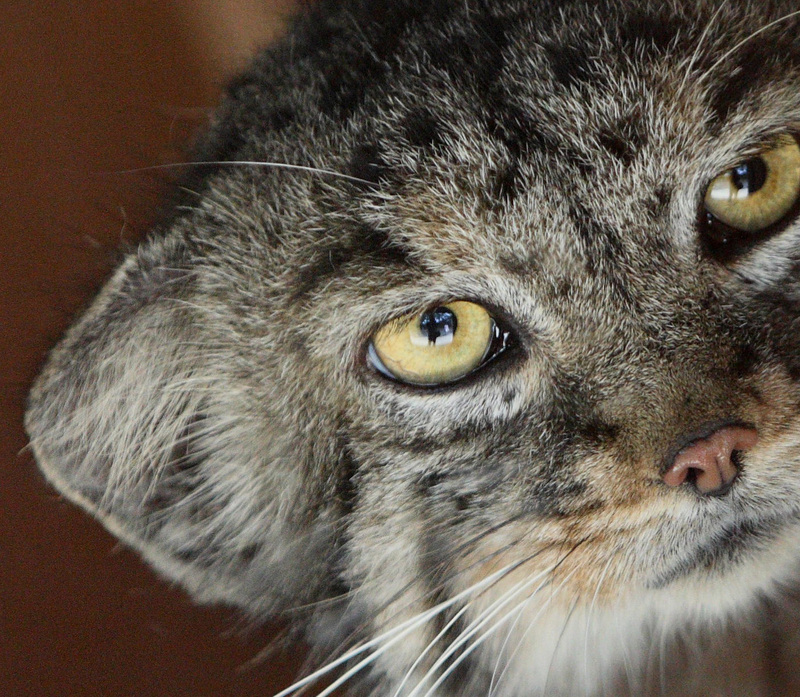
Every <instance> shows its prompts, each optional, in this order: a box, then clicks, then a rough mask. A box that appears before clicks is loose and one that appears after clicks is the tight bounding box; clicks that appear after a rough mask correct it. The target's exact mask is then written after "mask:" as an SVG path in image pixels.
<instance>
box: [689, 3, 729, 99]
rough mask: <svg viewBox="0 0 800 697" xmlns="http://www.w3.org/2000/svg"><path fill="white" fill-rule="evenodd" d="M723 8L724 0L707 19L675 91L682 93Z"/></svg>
mask: <svg viewBox="0 0 800 697" xmlns="http://www.w3.org/2000/svg"><path fill="white" fill-rule="evenodd" d="M724 9H725V0H723V2H721V3H720V5H719V7H718V8H717V9H716V11H715V12H714V14H713V15H711V19H709V20H708V22H707V23H706V26H705V29H703V33H702V34H701V35H700V38H699V39H698V41H697V46H696V47H695V49H694V53H693V54H692V57H691V58H690V59H689V62H688V64H687V66H686V68H685V70H684V73H683V79H682V80H681V84H680V85H678V89H677V93H678V94H679V95H680V94H683V91H684V89H685V88H686V83H687V82H688V80H689V78H690V76H691V74H692V68H694V66H695V64H696V63H697V60H698V59H699V58H700V51H701V49H702V48H703V44H704V43H705V41H706V39H707V38H708V37H709V35H710V33H711V29H712V28H713V27H714V25H715V23H716V20H717V17H719V15H720V13H721V12H722V11H723V10H724Z"/></svg>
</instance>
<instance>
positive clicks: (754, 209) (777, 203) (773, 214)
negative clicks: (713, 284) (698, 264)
mask: <svg viewBox="0 0 800 697" xmlns="http://www.w3.org/2000/svg"><path fill="white" fill-rule="evenodd" d="M702 212H703V215H702V217H701V221H702V223H703V233H704V242H705V244H706V245H707V249H708V251H709V252H710V253H711V254H712V255H714V256H715V257H717V258H718V259H719V260H722V261H726V260H728V259H731V258H733V257H735V256H736V255H738V254H740V253H742V252H746V251H747V250H749V249H750V248H752V247H753V246H754V245H756V244H758V243H759V242H761V241H762V240H765V239H767V238H768V237H770V236H772V235H774V234H776V233H778V232H780V231H781V230H783V229H784V227H785V226H786V225H788V224H789V223H791V222H792V221H793V220H795V219H796V218H797V216H798V213H800V141H798V139H797V138H796V137H795V136H792V135H784V136H782V137H780V138H778V139H776V140H775V142H774V144H773V145H772V146H771V147H768V148H765V149H764V150H763V151H762V152H760V153H758V154H756V155H753V156H750V157H748V158H746V159H744V160H742V161H741V162H739V163H738V164H735V165H733V166H732V167H730V168H729V169H727V170H723V171H721V172H719V173H718V174H717V176H715V177H714V178H713V179H712V180H711V181H710V182H709V183H708V186H707V187H706V190H705V193H704V196H703V211H702Z"/></svg>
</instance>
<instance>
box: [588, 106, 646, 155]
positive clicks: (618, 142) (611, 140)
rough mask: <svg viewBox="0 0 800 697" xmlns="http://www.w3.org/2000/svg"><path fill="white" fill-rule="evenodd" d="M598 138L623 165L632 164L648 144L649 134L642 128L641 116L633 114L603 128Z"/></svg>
mask: <svg viewBox="0 0 800 697" xmlns="http://www.w3.org/2000/svg"><path fill="white" fill-rule="evenodd" d="M597 139H598V141H599V143H600V145H602V146H603V147H604V148H605V149H606V150H607V151H608V152H609V153H610V154H611V155H613V156H614V157H615V158H617V159H618V160H619V161H620V162H622V164H623V165H630V164H631V162H633V160H634V158H635V157H636V155H637V153H638V152H639V151H640V150H641V149H642V147H643V146H644V145H645V144H646V142H647V135H646V134H645V132H644V130H643V128H642V125H641V117H640V116H638V115H631V116H629V117H628V118H625V119H622V120H620V121H618V122H617V123H615V124H614V125H613V126H610V127H608V128H604V129H602V130H601V131H600V132H599V133H598V136H597Z"/></svg>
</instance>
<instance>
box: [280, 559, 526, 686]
mask: <svg viewBox="0 0 800 697" xmlns="http://www.w3.org/2000/svg"><path fill="white" fill-rule="evenodd" d="M521 563H522V562H514V563H512V564H508V565H507V566H505V567H503V568H502V569H500V570H499V571H496V572H495V573H493V574H491V575H489V576H487V577H486V578H485V579H483V580H482V581H479V582H478V583H476V584H474V585H472V586H470V587H469V588H467V589H466V590H464V591H462V592H460V593H458V594H456V595H454V596H453V597H452V598H450V599H449V600H447V601H445V602H443V603H440V604H439V605H436V606H434V607H433V608H431V609H430V610H426V611H425V612H423V613H421V614H419V615H416V616H415V617H412V618H411V619H409V620H406V621H405V622H403V623H401V624H399V625H398V626H396V627H393V628H392V629H390V630H389V631H387V632H384V633H383V634H381V635H379V636H377V637H375V638H374V639H371V640H370V641H368V642H365V643H364V644H361V645H360V646H357V647H356V648H354V649H351V650H350V651H348V652H347V653H345V654H343V655H342V656H340V657H339V658H337V659H336V660H334V661H331V662H330V663H328V664H326V665H325V666H323V667H322V668H320V669H319V670H316V671H314V672H313V673H311V674H310V675H307V676H306V677H305V678H302V679H301V680H298V681H297V682H295V683H293V684H292V685H290V686H289V687H287V688H286V689H285V690H282V691H281V692H279V693H278V694H276V695H274V697H288V695H291V694H294V693H295V692H297V691H298V690H299V689H300V688H302V687H305V686H306V685H309V684H310V683H313V682H315V681H316V680H318V679H319V678H321V677H322V676H324V675H327V674H328V673H330V672H331V671H332V670H334V669H336V668H338V667H339V666H340V665H342V664H343V663H347V662H348V661H350V660H352V659H353V658H355V657H356V656H360V655H361V654H363V653H365V652H366V651H369V650H370V649H372V648H373V647H375V646H377V645H379V644H381V643H382V642H384V641H387V640H388V641H387V643H386V644H385V645H384V646H382V647H381V648H379V649H377V650H376V651H375V652H373V653H372V654H370V655H369V656H368V657H367V658H365V659H364V660H362V661H360V662H359V663H358V664H357V665H355V666H353V668H351V669H350V670H348V671H347V672H346V673H345V674H344V675H342V676H341V677H340V678H339V679H337V680H336V682H335V683H333V685H331V686H330V687H329V688H327V689H326V690H325V691H323V692H321V693H320V694H319V695H317V697H326V695H329V694H330V693H331V692H332V691H333V690H334V689H336V688H337V687H339V686H340V685H342V684H343V683H344V682H346V681H347V680H349V679H350V678H351V677H353V675H355V674H356V673H358V672H359V671H361V670H363V669H364V668H365V667H366V666H368V665H369V664H370V663H372V662H373V661H374V660H376V659H377V658H378V657H379V656H380V655H382V654H383V653H385V652H386V651H387V650H388V649H389V648H390V647H391V646H393V645H394V644H396V643H397V642H399V641H400V640H402V639H404V638H405V637H406V636H407V635H408V634H409V633H410V632H412V631H413V630H414V629H416V628H417V627H419V626H420V625H422V624H424V623H425V622H427V621H428V620H430V619H432V618H433V617H436V616H437V615H439V614H440V613H442V612H444V611H445V610H447V609H448V608H450V607H452V606H453V605H455V604H456V603H458V602H459V601H460V600H461V599H463V598H465V597H467V596H469V595H470V594H472V593H475V592H476V591H478V590H482V589H483V588H484V587H486V586H490V585H492V584H493V583H495V582H496V581H497V580H499V579H500V578H502V577H503V576H505V575H506V574H508V573H509V572H510V571H511V570H513V569H515V568H516V567H518V566H519V565H520V564H521Z"/></svg>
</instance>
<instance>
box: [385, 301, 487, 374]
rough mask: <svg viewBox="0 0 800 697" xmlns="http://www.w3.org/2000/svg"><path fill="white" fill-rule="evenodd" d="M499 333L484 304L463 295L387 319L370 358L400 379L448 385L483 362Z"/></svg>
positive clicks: (386, 371) (386, 372) (387, 372)
mask: <svg viewBox="0 0 800 697" xmlns="http://www.w3.org/2000/svg"><path fill="white" fill-rule="evenodd" d="M497 336H498V330H497V327H496V325H495V322H494V320H493V319H492V317H491V315H489V313H488V312H487V311H486V310H485V309H484V308H483V307H481V306H480V305H476V304H475V303H471V302H467V301H463V300H459V301H455V302H451V303H447V304H446V305H440V306H439V307H436V308H434V309H432V310H428V311H427V312H423V313H422V314H418V315H413V316H410V315H406V316H405V317H400V318H399V319H396V320H393V321H392V322H389V323H388V324H385V325H384V326H383V327H381V328H380V329H379V330H378V331H377V332H375V334H374V335H373V337H372V342H371V343H370V347H369V360H370V362H371V363H372V364H373V366H374V367H375V368H377V369H378V370H379V371H381V372H382V373H384V374H386V375H388V376H389V377H391V378H394V379H395V380H398V381H400V382H404V383H406V384H409V385H427V386H433V385H442V384H446V383H450V382H454V381H456V380H458V379H460V378H463V377H464V376H465V375H468V374H469V373H471V372H472V371H473V370H475V369H476V368H478V367H479V366H480V365H481V364H482V363H483V362H484V360H485V359H486V358H487V355H488V354H489V352H490V348H491V347H492V344H493V341H494V340H495V339H496V338H497Z"/></svg>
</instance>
